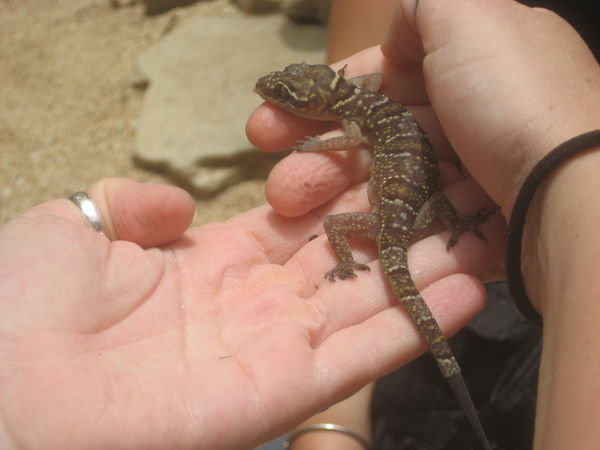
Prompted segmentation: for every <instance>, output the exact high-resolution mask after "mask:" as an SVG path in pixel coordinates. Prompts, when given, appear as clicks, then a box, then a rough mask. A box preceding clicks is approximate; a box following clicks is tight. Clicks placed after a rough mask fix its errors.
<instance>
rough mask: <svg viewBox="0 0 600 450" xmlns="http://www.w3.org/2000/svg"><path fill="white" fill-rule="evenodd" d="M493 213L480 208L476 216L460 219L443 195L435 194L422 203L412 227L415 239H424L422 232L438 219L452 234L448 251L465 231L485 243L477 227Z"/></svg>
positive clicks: (483, 236) (471, 215)
mask: <svg viewBox="0 0 600 450" xmlns="http://www.w3.org/2000/svg"><path fill="white" fill-rule="evenodd" d="M493 213H494V211H493V210H488V209H487V208H481V209H480V210H479V211H477V213H476V214H469V215H466V216H462V217H461V216H460V214H459V213H458V211H457V210H456V208H455V207H454V205H453V204H452V203H450V200H448V197H446V195H445V194H444V193H442V192H435V193H434V194H433V195H432V196H431V197H429V199H428V200H427V201H426V202H425V203H423V206H422V207H421V209H420V211H419V214H418V215H417V219H416V220H415V225H414V230H415V231H414V233H415V237H417V238H422V237H424V236H423V234H424V231H425V230H426V229H427V228H428V227H429V225H431V223H432V222H433V221H434V220H436V219H438V218H439V219H441V220H442V222H443V223H444V226H445V227H446V229H448V230H449V231H450V232H451V233H452V235H451V236H450V239H448V242H447V244H446V248H447V249H448V250H449V249H450V248H451V247H453V246H455V245H456V243H457V242H458V238H459V237H460V236H461V235H462V234H463V233H465V232H467V231H470V232H471V233H473V234H474V235H475V236H477V237H478V238H479V239H481V240H483V241H484V242H487V239H486V238H485V235H484V234H483V233H482V231H481V230H480V229H479V225H481V224H482V223H484V222H485V221H487V219H488V217H489V216H490V215H491V214H493Z"/></svg>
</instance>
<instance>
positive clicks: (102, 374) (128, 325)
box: [0, 179, 493, 450]
mask: <svg viewBox="0 0 600 450" xmlns="http://www.w3.org/2000/svg"><path fill="white" fill-rule="evenodd" d="M358 190H359V188H354V189H351V190H350V191H349V192H348V193H347V194H345V195H343V196H341V197H340V198H339V199H338V200H336V201H335V202H329V203H328V204H326V205H324V206H322V207H320V208H317V209H315V210H314V211H312V212H311V213H310V214H306V215H303V216H300V217H297V218H295V219H286V218H283V217H281V216H279V215H277V214H275V213H274V212H273V211H272V210H271V209H270V208H269V207H266V206H265V207H262V208H258V209H255V210H252V211H250V212H248V213H245V214H242V215H239V216H236V217H234V218H232V219H230V220H228V221H226V222H223V223H214V224H209V225H205V226H202V227H199V228H192V229H188V230H186V228H187V227H188V226H189V223H190V221H191V217H192V214H193V203H192V201H191V199H190V198H189V196H188V195H187V194H185V193H183V192H182V191H181V190H179V189H175V188H172V187H168V186H158V185H145V184H140V183H136V182H133V181H130V180H122V179H112V180H108V181H103V182H101V183H99V184H97V185H96V186H94V187H93V188H92V189H91V190H90V194H91V196H92V197H93V198H94V200H95V201H96V203H97V204H98V206H99V208H100V209H101V210H102V212H103V215H104V218H105V219H107V230H108V234H109V235H110V236H111V237H113V238H116V237H118V238H119V240H113V241H112V242H110V241H109V240H108V239H106V238H105V237H104V236H102V235H99V234H98V233H96V232H95V231H93V230H92V229H91V228H90V227H86V226H85V224H84V220H83V219H82V217H81V216H80V213H79V211H78V210H77V208H75V206H74V205H73V204H72V203H71V202H69V201H67V200H54V201H50V202H47V203H45V204H43V205H40V206H38V207H35V208H33V209H32V210H30V211H29V212H27V213H26V214H24V215H23V216H21V217H18V218H17V219H15V220H13V221H12V222H9V223H7V224H5V225H3V226H2V227H1V228H0V280H1V282H0V448H2V449H11V448H36V449H44V448H52V449H56V448H61V449H62V448H78V449H85V448H111V449H119V448H128V449H132V448H143V449H145V450H146V449H153V448H156V449H165V448H168V449H178V448H195V449H214V448H220V449H228V448H231V449H237V448H251V447H252V445H255V444H258V443H260V442H264V441H266V440H267V439H270V438H272V437H275V436H276V435H278V434H279V433H281V432H283V431H285V430H286V429H289V428H291V427H292V426H293V425H295V424H297V423H298V422H300V421H301V420H303V419H305V418H307V417H308V416H310V415H311V414H314V413H315V412H316V411H318V410H320V409H322V408H324V407H326V406H328V405H330V404H332V403H334V402H336V401H339V400H341V399H342V398H344V397H346V396H348V395H350V394H352V393H353V392H355V391H356V390H358V389H359V388H360V387H361V386H363V385H365V384H366V383H367V382H368V381H370V380H373V379H374V378H376V377H379V376H381V375H383V374H384V373H386V372H388V371H390V370H392V369H393V368H395V367H397V366H399V365H400V364H402V363H405V362H407V361H408V360H409V359H410V358H412V357H414V356H416V355H417V354H418V353H419V352H420V351H422V350H423V346H424V345H423V343H422V341H421V339H420V337H419V336H418V334H417V332H416V331H415V330H414V328H413V326H412V324H411V322H410V319H409V318H408V317H407V316H406V314H405V313H404V312H403V310H402V309H401V308H399V307H398V306H397V301H396V300H395V299H394V298H393V297H392V295H391V293H389V292H388V290H387V288H386V286H385V283H384V281H383V280H382V277H381V276H380V275H381V273H380V269H379V266H378V265H377V264H373V265H372V267H373V272H374V274H364V275H363V274H361V276H360V277H359V278H358V279H356V280H353V281H346V282H338V283H330V282H328V281H325V280H324V279H323V273H324V272H325V271H326V270H327V269H328V268H330V267H331V266H332V265H333V264H334V256H333V254H332V252H331V250H330V248H329V246H328V244H327V243H326V240H325V238H324V237H323V236H321V237H319V238H317V239H313V240H309V239H308V236H310V235H311V234H317V233H320V232H321V231H322V229H321V218H322V216H324V215H326V214H329V213H334V212H339V211H341V210H355V209H357V208H364V207H365V204H364V202H365V199H364V197H363V196H362V195H357V192H358ZM476 241H478V240H477V239H473V241H472V245H480V244H478V243H477V242H476ZM469 242H471V241H469ZM460 245H461V244H459V246H460ZM463 245H469V244H468V243H465V244H463ZM368 258H374V256H373V254H372V252H371V250H369V249H366V250H365V255H363V258H362V259H368ZM492 258H493V255H491V256H490V254H484V253H482V252H467V253H466V254H464V255H462V257H461V258H458V256H457V254H456V253H447V252H446V250H445V241H444V240H442V239H439V240H436V239H430V240H427V241H425V242H422V243H417V244H416V245H415V246H414V247H413V248H412V249H411V262H412V263H413V266H414V274H413V275H414V278H415V281H416V283H417V285H418V287H419V288H420V289H421V291H422V292H423V294H424V296H425V297H426V299H427V301H428V303H429V305H430V307H431V308H432V310H433V312H434V314H435V315H436V317H438V319H439V321H440V324H441V325H442V327H443V328H444V330H445V331H446V332H448V333H452V332H453V331H456V330H457V329H459V328H460V327H461V326H462V325H464V323H465V322H466V320H468V318H469V317H470V316H471V315H473V314H474V313H475V312H476V311H477V310H478V309H479V308H480V307H481V306H482V304H483V301H484V291H483V290H482V288H481V286H480V285H479V283H478V282H477V280H475V279H474V278H473V277H470V276H467V275H459V274H456V272H458V271H459V270H457V268H458V267H460V268H463V269H464V268H466V271H467V272H468V271H469V270H470V271H473V270H475V268H478V267H483V266H486V265H488V264H490V262H491V260H492ZM469 268H470V269H469ZM378 275H379V276H378Z"/></svg>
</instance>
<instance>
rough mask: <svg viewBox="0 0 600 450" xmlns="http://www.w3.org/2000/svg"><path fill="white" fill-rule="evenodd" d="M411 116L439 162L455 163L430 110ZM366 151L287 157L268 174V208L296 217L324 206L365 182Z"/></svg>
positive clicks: (354, 149)
mask: <svg viewBox="0 0 600 450" xmlns="http://www.w3.org/2000/svg"><path fill="white" fill-rule="evenodd" d="M415 113H416V115H418V116H419V120H420V122H421V124H422V126H423V127H424V128H425V129H426V130H428V135H429V137H430V138H431V140H432V144H433V146H434V148H435V149H436V153H437V154H438V157H439V158H440V160H445V161H449V162H452V163H456V162H457V160H456V156H455V155H454V153H453V152H452V149H451V147H450V144H449V143H448V141H447V140H446V138H445V137H444V134H443V133H442V131H441V127H439V123H438V122H437V119H436V117H435V115H434V114H433V113H432V111H431V109H430V108H416V111H415ZM333 134H334V133H331V135H333ZM326 136H327V137H329V136H330V134H327V135H326ZM366 148H367V147H361V148H353V149H350V150H348V151H346V152H324V153H292V154H290V155H288V156H287V157H286V158H284V159H283V160H281V161H280V162H279V163H278V164H277V165H276V166H275V167H274V168H273V170H272V171H271V173H270V174H269V178H268V180H267V184H266V189H265V191H266V196H267V199H268V201H269V204H270V205H271V206H272V207H273V208H274V209H275V210H276V211H277V212H278V213H279V214H282V215H284V216H286V217H296V216H299V215H302V214H305V213H306V212H308V211H310V210H312V209H314V208H315V207H317V206H320V205H322V204H324V203H325V202H328V201H329V200H331V199H333V198H334V197H336V196H337V195H339V194H340V193H341V192H343V191H344V190H346V189H347V188H348V187H349V186H352V185H354V184H356V183H358V182H361V181H364V180H365V179H367V177H368V173H369V169H370V165H371V157H370V155H369V153H368V152H365V151H364V149H366Z"/></svg>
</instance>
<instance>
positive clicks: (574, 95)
mask: <svg viewBox="0 0 600 450" xmlns="http://www.w3.org/2000/svg"><path fill="white" fill-rule="evenodd" d="M415 4H416V2H415V0H402V1H400V2H399V8H398V9H397V11H396V13H395V17H394V20H393V24H392V27H391V30H390V32H389V34H388V39H387V41H386V42H385V43H384V45H383V46H382V49H380V48H379V47H373V48H371V49H367V50H365V51H363V52H360V53H358V54H356V55H354V56H352V57H350V58H348V59H346V60H344V61H341V62H339V63H337V64H335V65H334V66H335V67H336V68H339V67H342V66H343V65H344V64H348V68H347V70H346V73H347V76H349V77H353V76H356V75H359V74H364V73H372V72H381V73H383V79H384V81H383V83H384V85H383V89H382V92H383V93H384V94H386V95H388V96H390V97H391V98H393V99H394V100H396V101H398V102H399V103H401V104H404V105H405V106H407V107H408V108H409V109H410V110H411V111H412V112H413V113H414V114H415V116H416V117H417V119H418V120H419V122H420V123H421V124H422V125H423V127H424V128H425V130H426V132H427V134H428V135H429V137H430V138H431V140H432V142H433V144H434V148H435V149H436V151H437V153H438V156H439V159H440V161H441V162H442V170H443V171H444V170H447V167H444V165H443V162H444V161H448V162H456V159H455V156H453V155H452V151H453V150H455V151H456V152H457V153H458V155H459V156H460V159H461V161H462V162H463V163H464V164H465V166H466V167H467V169H468V170H469V172H470V173H471V175H472V176H473V177H474V178H475V179H476V180H477V182H478V183H479V184H480V185H481V186H482V187H483V188H484V189H485V191H486V192H487V193H488V195H489V196H490V197H491V198H492V199H493V200H494V201H495V203H496V204H498V205H500V206H501V207H502V208H503V212H504V215H505V216H506V217H507V218H508V217H509V216H510V211H511V209H512V204H513V202H514V199H515V197H516V194H517V192H518V190H519V188H520V186H521V184H522V182H523V179H524V177H525V176H526V175H527V174H528V173H529V171H530V170H531V168H532V167H533V165H534V164H535V163H536V162H537V161H538V160H539V159H540V158H541V157H542V156H543V155H544V154H545V153H547V152H548V151H550V150H551V149H552V148H553V147H555V146H556V145H558V144H559V143H561V142H563V141H565V140H567V139H569V138H571V137H573V136H575V135H577V134H580V133H582V132H585V131H589V130H591V129H594V128H598V126H599V123H598V121H599V119H598V118H599V117H600V70H599V67H598V63H597V62H596V61H595V59H594V58H593V56H592V54H591V52H590V51H589V49H587V47H586V46H585V44H584V43H583V41H582V40H581V39H580V37H579V36H578V35H577V34H576V32H575V31H574V30H573V29H572V28H571V27H570V26H569V25H568V24H567V23H566V22H564V21H563V20H562V19H560V18H559V17H558V16H556V15H555V14H553V13H551V12H549V11H546V10H541V9H532V8H528V7H525V6H523V5H520V4H519V3H517V2H513V1H496V2H473V1H471V0H458V1H453V2H435V1H428V0H422V1H421V2H419V6H418V10H417V11H416V13H415V8H416V6H415ZM432 108H433V109H432ZM326 129H327V125H326V124H323V123H321V124H316V123H311V122H309V121H306V120H304V119H299V118H295V117H291V116H290V114H288V113H285V112H282V111H277V110H274V109H273V108H271V107H270V106H262V107H261V108H259V109H258V110H257V111H256V112H255V114H254V115H253V116H252V117H251V119H250V120H249V122H248V127H247V131H248V136H249V138H250V139H251V140H252V141H253V142H254V143H255V144H256V145H257V146H258V147H260V148H263V149H265V150H267V151H274V150H279V149H282V148H286V147H289V146H291V145H292V144H293V143H294V142H295V141H296V140H298V139H301V138H303V137H304V136H305V135H314V134H318V133H320V132H323V131H325V130H326ZM264 130H268V133H265V132H264ZM367 169H368V162H366V161H365V159H364V158H360V157H357V155H351V156H350V160H347V159H345V158H344V157H342V156H340V155H339V154H337V155H332V156H329V158H328V159H326V158H323V156H322V155H291V156H290V157H289V158H287V159H286V160H284V162H283V163H282V164H280V165H279V167H277V168H276V170H275V171H273V173H272V175H271V177H270V179H269V183H268V185H267V195H268V198H269V201H270V203H271V204H272V205H273V206H274V207H275V209H276V210H278V211H279V212H281V213H282V214H285V215H290V216H292V215H294V214H296V213H298V212H302V213H303V212H305V211H307V210H309V209H310V208H311V207H313V206H314V205H315V204H319V202H323V201H327V200H329V199H331V198H333V197H334V196H335V195H337V194H338V193H339V192H342V191H343V190H344V189H346V188H347V187H348V186H350V185H352V184H355V183H356V182H358V181H362V180H364V179H365V178H366V176H367ZM456 181H457V178H456V177H454V178H450V179H448V178H447V177H446V180H442V182H443V183H442V184H443V185H445V186H448V184H449V182H451V183H454V182H456ZM473 206H474V207H476V206H475V205H473Z"/></svg>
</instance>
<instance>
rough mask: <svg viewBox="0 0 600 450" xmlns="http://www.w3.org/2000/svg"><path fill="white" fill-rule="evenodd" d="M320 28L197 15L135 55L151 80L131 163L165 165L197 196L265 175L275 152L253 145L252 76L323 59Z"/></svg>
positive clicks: (254, 104) (275, 18)
mask: <svg viewBox="0 0 600 450" xmlns="http://www.w3.org/2000/svg"><path fill="white" fill-rule="evenodd" d="M324 46H325V29H324V28H322V27H318V26H306V25H305V26H299V25H294V24H292V23H290V22H288V21H287V20H286V19H285V18H284V17H283V16H280V15H273V16H259V17H252V16H245V15H243V14H241V13H240V14H239V15H231V16H219V17H214V16H213V17H196V18H193V19H190V20H189V21H188V22H186V23H184V24H182V25H180V26H178V27H176V28H175V29H174V30H173V31H172V32H171V33H169V34H168V35H166V36H164V38H163V39H162V40H161V41H160V42H158V43H157V44H155V45H154V46H153V47H152V48H150V49H149V50H147V51H146V52H145V53H144V54H143V55H142V56H141V57H140V59H139V61H138V65H139V70H140V71H141V73H142V74H144V76H146V77H147V78H148V79H149V80H150V85H149V87H148V89H147V91H146V94H145V97H144V106H143V110H142V114H141V117H140V120H139V123H138V133H137V148H136V150H135V160H136V161H137V162H138V164H140V165H142V166H145V167H153V168H157V169H159V170H162V171H164V172H166V173H167V174H169V175H170V176H171V177H174V178H176V180H177V181H178V182H179V183H180V184H183V185H184V186H185V187H187V188H188V189H190V190H191V191H192V193H194V194H196V195H207V194H211V193H214V192H217V191H220V190H222V189H223V188H225V187H227V186H229V185H231V184H232V183H235V182H237V181H239V180H242V179H248V178H252V177H263V176H264V175H265V172H266V171H268V169H269V168H270V167H271V166H272V164H273V158H274V156H275V155H272V154H265V153H260V152H258V151H257V150H255V149H253V148H252V146H251V145H250V143H249V142H248V141H247V139H246V136H245V123H246V119H247V118H248V115H249V114H250V113H251V112H252V111H253V110H254V109H255V108H256V107H257V106H258V105H259V104H260V102H261V100H260V98H259V97H258V96H257V95H256V94H254V93H253V92H252V89H253V87H254V83H255V81H256V79H257V78H258V77H259V76H260V75H263V74H265V73H267V72H269V71H271V70H277V69H281V68H282V67H283V66H285V65H287V64H289V63H292V62H298V61H307V62H321V61H323V59H324Z"/></svg>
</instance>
